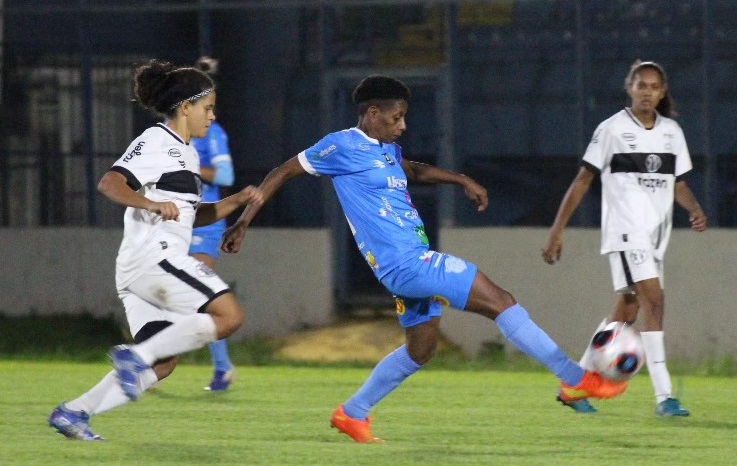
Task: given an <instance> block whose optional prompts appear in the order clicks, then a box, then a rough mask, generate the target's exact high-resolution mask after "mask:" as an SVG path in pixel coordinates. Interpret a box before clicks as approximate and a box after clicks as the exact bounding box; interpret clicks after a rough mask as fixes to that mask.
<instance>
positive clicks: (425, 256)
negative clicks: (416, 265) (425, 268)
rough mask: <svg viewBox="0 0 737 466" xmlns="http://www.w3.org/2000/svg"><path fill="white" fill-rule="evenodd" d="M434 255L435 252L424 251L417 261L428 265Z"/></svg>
mask: <svg viewBox="0 0 737 466" xmlns="http://www.w3.org/2000/svg"><path fill="white" fill-rule="evenodd" d="M434 255H435V251H425V252H423V253H422V254H421V255H420V257H418V259H420V260H421V261H422V262H424V263H426V264H429V263H430V261H431V260H432V256H434Z"/></svg>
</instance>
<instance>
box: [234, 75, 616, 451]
mask: <svg viewBox="0 0 737 466" xmlns="http://www.w3.org/2000/svg"><path fill="white" fill-rule="evenodd" d="M409 99H410V91H409V89H408V88H407V87H406V86H405V85H404V84H403V83H402V82H401V81H398V80H397V79H394V78H391V77H386V76H378V75H374V76H369V77H367V78H365V79H364V80H362V81H361V82H360V83H359V84H358V86H357V87H356V88H355V89H354V91H353V102H354V103H355V104H356V105H357V106H358V114H359V117H358V124H357V125H356V127H354V128H350V129H346V130H344V131H339V132H337V133H332V134H329V135H327V136H325V137H324V138H323V139H322V140H320V141H319V142H318V143H317V144H315V145H314V146H312V147H311V148H309V149H307V150H305V151H304V152H301V153H300V154H298V155H297V156H295V157H293V158H291V159H290V160H288V161H287V162H285V163H284V164H282V165H281V166H279V167H277V168H275V169H274V170H272V171H271V172H270V173H269V174H268V175H267V176H266V178H265V179H264V180H263V182H262V183H261V186H260V189H261V190H262V192H263V195H264V200H265V201H266V200H267V199H269V198H271V197H272V196H273V195H274V193H275V192H276V191H277V190H278V189H279V188H281V186H282V185H283V184H284V183H285V182H287V181H288V180H290V179H291V178H294V177H296V176H300V175H304V174H305V173H309V174H312V175H324V176H329V177H331V179H332V181H333V186H334V187H335V191H336V193H337V195H338V199H339V200H340V203H341V206H342V208H343V212H344V214H345V216H346V219H347V220H348V223H349V225H350V228H351V231H352V232H353V235H354V237H355V240H356V244H357V245H358V248H359V250H360V251H361V254H362V255H363V257H364V258H365V259H366V262H367V263H368V265H369V266H370V267H371V268H372V270H373V271H374V274H375V275H376V278H377V279H378V280H379V281H380V282H381V283H382V284H383V285H384V286H385V287H386V289H387V290H389V291H390V292H391V293H392V294H393V295H394V296H395V297H396V310H397V314H398V316H399V322H400V324H401V325H402V327H404V329H405V335H406V344H405V345H402V346H401V347H399V348H397V349H396V350H395V351H394V352H392V353H391V354H389V355H388V356H386V357H385V358H384V359H383V360H382V361H381V362H379V364H378V365H377V366H376V367H375V368H374V370H373V372H372V373H371V375H370V376H369V378H368V380H367V381H366V382H365V384H364V385H363V386H362V387H361V388H360V389H359V390H358V391H357V392H356V393H355V394H354V395H353V396H352V397H351V398H350V399H349V400H348V401H347V402H346V403H345V404H344V405H341V406H339V407H338V408H337V409H336V410H335V411H334V412H333V415H332V417H331V424H332V425H333V427H336V428H337V429H339V430H340V431H341V432H343V433H345V434H347V435H349V436H350V437H351V438H352V439H354V440H355V441H356V442H361V443H377V442H382V440H380V439H378V438H376V437H374V435H373V434H372V432H371V426H370V419H369V418H368V414H369V412H370V411H371V409H372V408H373V407H374V406H375V405H376V404H377V403H378V402H379V401H381V400H382V399H383V398H384V397H386V396H387V395H389V393H391V392H392V391H393V390H394V389H396V388H397V387H398V386H399V385H400V384H401V383H402V382H403V381H404V380H405V379H406V378H407V377H409V376H410V375H412V374H414V373H415V372H417V371H418V370H419V369H420V368H422V366H423V365H424V364H426V363H427V362H428V361H429V360H430V359H431V358H432V356H433V354H434V353H435V350H436V348H437V342H438V336H439V331H440V317H441V310H442V305H445V304H447V305H450V306H451V307H453V308H456V309H461V310H466V311H470V312H474V313H476V314H480V315H483V316H485V317H488V318H490V319H492V320H494V321H495V322H496V324H497V325H498V326H499V328H500V329H501V331H502V333H503V334H504V335H505V337H506V338H508V339H509V340H510V341H511V342H512V343H513V344H514V345H515V346H516V347H517V348H519V349H520V350H522V351H523V352H524V353H526V354H527V355H529V356H531V357H533V358H535V359H536V360H537V361H539V362H540V363H542V364H544V365H545V366H546V367H547V368H548V369H549V370H550V371H551V372H553V373H554V374H555V375H556V376H557V377H558V378H559V379H560V380H561V381H562V383H563V388H562V389H561V396H563V397H566V398H567V399H571V400H575V399H582V398H585V397H587V396H588V397H594V398H612V397H615V396H617V395H619V394H621V393H622V392H623V391H624V390H625V389H626V384H624V383H619V384H616V383H612V382H609V381H606V380H604V379H602V378H601V377H600V376H599V375H598V374H596V373H594V372H587V371H585V370H584V369H583V368H581V367H580V366H579V365H578V364H576V363H575V362H574V361H572V360H571V359H570V358H568V356H566V355H565V354H564V353H563V351H562V350H561V349H560V348H559V347H558V345H557V344H556V343H555V342H553V341H552V340H551V339H550V337H549V336H548V335H547V334H545V332H543V331H542V330H541V329H540V328H539V327H538V326H537V325H536V324H535V323H534V322H533V321H532V320H531V319H530V317H529V315H528V313H527V311H526V310H525V309H524V308H523V307H522V306H520V305H519V304H518V303H517V301H515V299H514V297H512V295H511V294H510V293H508V292H507V291H505V290H503V289H501V288H499V287H498V286H497V285H496V284H494V283H493V282H492V281H491V280H490V279H489V278H488V277H487V276H486V275H485V274H483V273H482V272H481V271H479V270H478V269H477V268H476V266H475V265H474V264H472V263H471V262H468V261H465V260H463V259H460V258H457V257H454V256H451V255H448V254H444V253H440V252H437V251H433V250H432V249H430V247H429V241H428V238H427V235H426V234H425V227H424V225H423V223H422V219H420V216H419V214H418V213H417V210H416V209H415V206H414V205H413V204H412V199H411V197H410V194H409V192H408V191H407V183H408V181H412V182H419V183H431V184H432V183H446V184H456V185H459V186H461V187H462V188H463V189H464V191H465V193H466V196H468V198H469V199H471V201H472V202H474V203H475V204H476V205H477V207H478V210H479V211H483V210H485V209H486V208H487V206H488V197H487V193H486V189H484V188H483V187H482V186H481V185H479V184H478V183H476V182H475V181H474V180H472V179H471V178H469V177H467V176H464V175H461V174H458V173H454V172H451V171H448V170H444V169H441V168H437V167H433V166H431V165H426V164H421V163H417V162H412V161H410V160H408V159H407V158H405V157H404V156H403V155H402V150H401V148H400V146H399V145H397V144H395V143H394V141H395V140H396V139H398V138H399V137H400V136H401V135H402V133H404V131H405V130H406V128H407V126H406V124H405V115H406V113H407V109H408V105H409ZM259 209H260V206H258V207H257V206H254V207H247V208H246V210H245V211H244V212H243V214H241V216H240V218H239V219H238V220H237V221H236V223H235V224H234V225H233V226H232V227H231V228H229V229H228V230H227V231H226V233H225V236H224V239H223V244H222V248H223V250H224V251H226V252H238V250H239V249H240V244H241V242H242V240H243V237H244V235H245V232H246V229H247V228H248V225H249V224H250V222H251V220H252V219H253V218H254V216H255V215H256V213H257V212H258V210H259Z"/></svg>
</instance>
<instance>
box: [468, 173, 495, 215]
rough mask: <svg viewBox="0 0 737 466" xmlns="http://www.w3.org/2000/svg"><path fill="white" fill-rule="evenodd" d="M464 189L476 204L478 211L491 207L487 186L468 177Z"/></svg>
mask: <svg viewBox="0 0 737 466" xmlns="http://www.w3.org/2000/svg"><path fill="white" fill-rule="evenodd" d="M463 189H464V191H465V192H466V196H468V198H469V199H471V202H473V203H474V204H476V210H477V211H478V212H483V211H485V210H486V208H487V207H489V194H488V193H487V192H486V188H484V187H483V186H481V185H480V184H478V183H477V182H475V181H473V180H472V179H471V178H468V179H467V182H466V184H465V186H464V187H463Z"/></svg>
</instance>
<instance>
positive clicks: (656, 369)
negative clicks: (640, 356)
mask: <svg viewBox="0 0 737 466" xmlns="http://www.w3.org/2000/svg"><path fill="white" fill-rule="evenodd" d="M640 335H641V336H642V345H643V346H644V348H645V360H646V361H647V371H648V372H649V373H650V380H651V381H652V383H653V388H654V389H655V401H656V402H657V403H661V402H662V401H664V400H665V399H666V398H668V397H670V396H671V393H672V391H673V387H672V386H671V382H670V374H669V373H668V368H667V367H666V365H665V344H664V343H663V332H662V331H658V332H640Z"/></svg>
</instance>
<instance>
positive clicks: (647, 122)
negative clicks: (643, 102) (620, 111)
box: [630, 108, 656, 129]
mask: <svg viewBox="0 0 737 466" xmlns="http://www.w3.org/2000/svg"><path fill="white" fill-rule="evenodd" d="M630 112H632V114H633V115H634V116H635V118H637V120H638V121H639V122H640V123H641V124H642V126H644V127H645V129H652V127H653V126H655V115H656V114H655V112H651V111H649V110H645V111H639V112H638V111H637V110H635V109H634V108H630Z"/></svg>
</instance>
